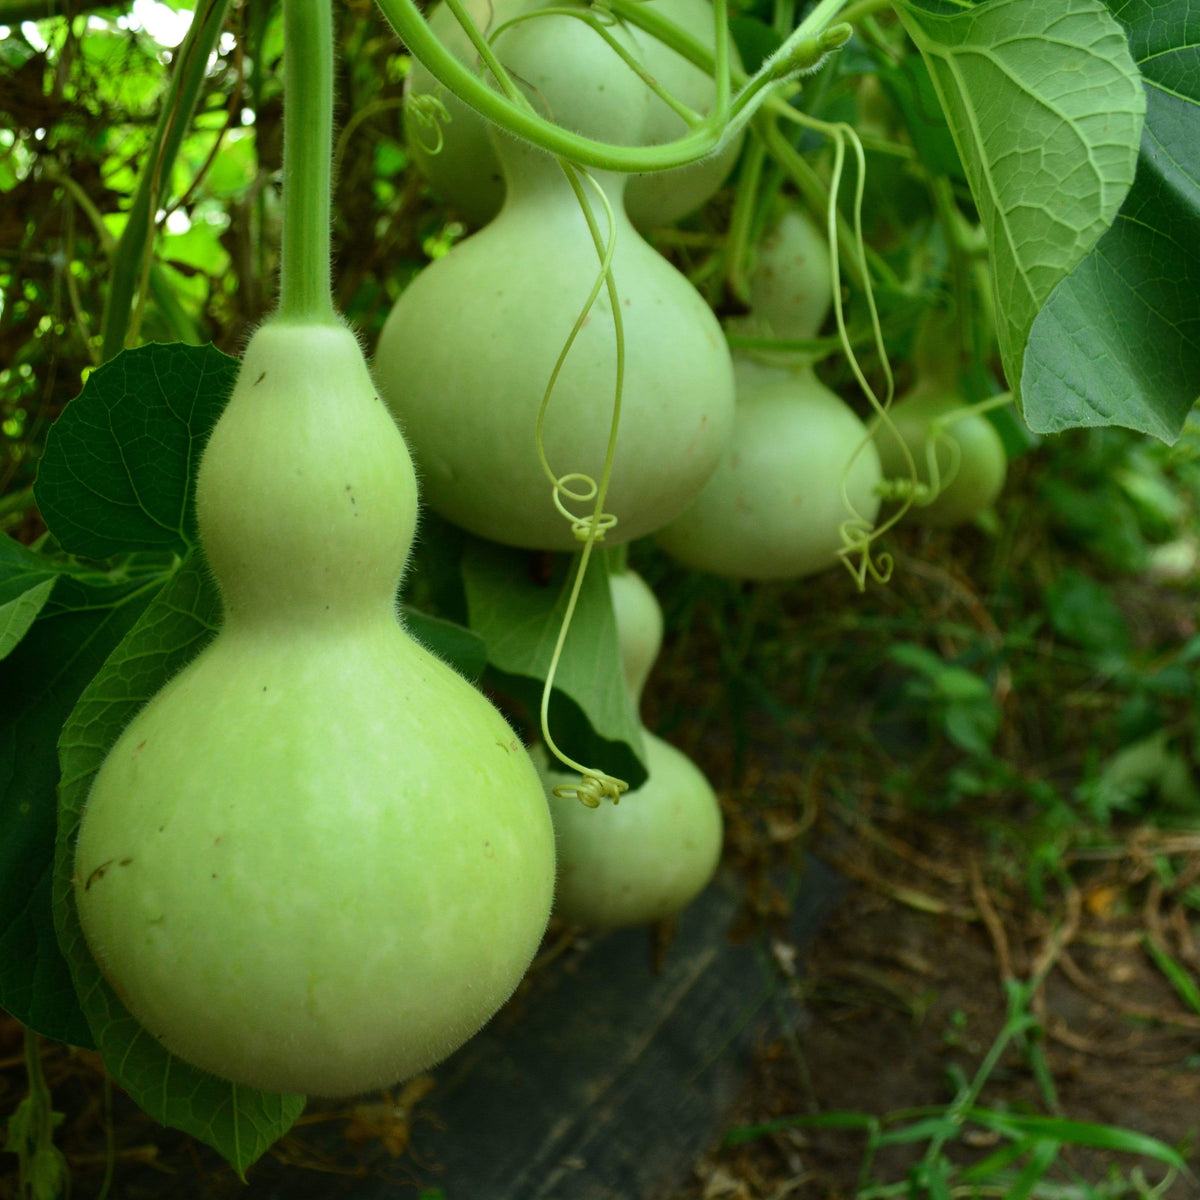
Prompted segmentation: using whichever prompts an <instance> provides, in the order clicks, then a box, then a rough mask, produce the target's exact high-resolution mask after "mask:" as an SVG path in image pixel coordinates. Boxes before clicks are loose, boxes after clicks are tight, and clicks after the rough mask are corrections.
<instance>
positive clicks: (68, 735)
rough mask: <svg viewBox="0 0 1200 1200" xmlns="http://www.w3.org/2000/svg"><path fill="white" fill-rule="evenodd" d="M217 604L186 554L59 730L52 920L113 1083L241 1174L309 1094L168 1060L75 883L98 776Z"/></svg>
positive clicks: (205, 632)
mask: <svg viewBox="0 0 1200 1200" xmlns="http://www.w3.org/2000/svg"><path fill="white" fill-rule="evenodd" d="M219 607H220V601H219V598H218V596H217V594H216V589H215V587H214V585H213V583H212V580H211V578H210V575H209V572H208V570H207V568H205V567H204V566H203V565H202V564H201V563H200V562H199V561H197V559H196V558H195V557H190V558H188V559H187V560H186V561H185V562H184V564H183V565H182V566H181V567H180V568H179V570H178V571H177V572H176V574H175V575H174V577H173V578H172V579H171V581H170V582H169V583H168V584H167V585H166V586H165V587H164V588H163V589H162V591H161V592H160V593H159V594H158V595H157V596H156V597H155V598H154V601H153V602H152V603H151V604H150V605H149V607H148V608H147V609H146V610H145V612H144V613H143V614H142V616H141V619H140V620H139V621H138V623H137V624H136V625H135V626H134V627H133V629H131V630H130V632H129V634H128V635H127V636H126V637H125V638H124V639H123V640H122V642H121V643H120V645H118V646H117V647H116V649H115V650H114V651H113V652H112V654H111V655H110V656H109V658H108V660H107V662H106V663H105V664H104V666H103V668H102V669H101V670H100V672H99V674H97V675H96V677H95V678H94V679H93V680H92V682H91V683H90V684H89V685H88V687H87V688H86V689H85V691H84V693H83V695H82V696H81V697H80V699H79V703H78V704H77V705H76V706H75V709H74V711H73V712H72V713H71V715H70V718H69V719H68V721H67V723H66V725H65V727H64V728H63V732H62V737H61V738H60V740H59V754H60V758H61V762H62V784H61V787H60V789H59V827H58V840H57V845H56V851H55V865H54V918H55V924H56V927H57V930H58V936H59V942H60V944H61V946H62V949H63V953H64V955H65V956H66V959H67V962H68V964H69V966H70V969H71V975H72V978H73V979H74V981H75V988H76V991H77V992H78V994H79V997H80V1002H81V1004H82V1007H83V1011H84V1014H85V1016H86V1017H87V1022H88V1025H89V1027H90V1028H91V1031H92V1035H93V1037H94V1038H95V1041H96V1044H97V1046H98V1047H99V1048H100V1052H101V1053H102V1055H103V1056H104V1062H105V1066H107V1068H108V1070H109V1072H110V1073H111V1074H112V1076H113V1078H114V1079H115V1080H116V1081H117V1083H119V1084H120V1085H121V1087H123V1088H124V1089H125V1091H126V1092H128V1093H129V1095H130V1096H131V1097H132V1098H133V1100H134V1101H135V1102H136V1103H137V1104H139V1105H141V1107H142V1108H143V1109H145V1111H146V1112H148V1113H149V1114H150V1115H151V1116H152V1117H153V1118H154V1119H155V1120H157V1121H159V1122H160V1123H161V1124H163V1125H170V1126H173V1127H174V1128H176V1129H182V1130H184V1131H185V1132H186V1133H189V1134H191V1135H192V1136H193V1137H196V1138H199V1139H200V1140H201V1141H204V1142H207V1143H208V1144H209V1145H210V1146H212V1147H214V1149H216V1150H217V1151H219V1152H220V1153H221V1154H223V1155H224V1156H225V1157H226V1158H227V1159H228V1160H229V1162H230V1163H231V1164H232V1165H233V1166H234V1168H235V1169H236V1170H237V1171H238V1173H239V1174H241V1173H242V1172H244V1171H245V1169H246V1167H248V1166H249V1165H250V1164H251V1163H252V1162H254V1161H255V1159H257V1158H259V1157H260V1156H261V1155H262V1154H263V1153H264V1152H265V1151H266V1149H267V1148H268V1147H269V1146H270V1145H271V1143H272V1142H274V1141H275V1140H276V1139H278V1138H280V1137H282V1136H283V1134H284V1133H286V1132H287V1130H288V1129H289V1128H290V1127H291V1125H292V1124H293V1122H294V1121H295V1120H296V1118H297V1117H298V1116H299V1115H300V1112H301V1110H302V1109H303V1107H304V1097H303V1096H279V1095H273V1094H270V1093H266V1092H258V1091H255V1090H254V1089H252V1088H246V1087H240V1086H238V1085H236V1084H232V1083H228V1082H226V1081H225V1080H221V1079H217V1078H216V1077H215V1076H213V1075H209V1074H207V1073H206V1072H204V1071H200V1070H198V1069H196V1068H195V1067H192V1066H190V1065H188V1064H187V1063H185V1062H182V1061H181V1060H180V1059H178V1058H175V1057H174V1056H173V1055H171V1054H168V1053H167V1051H166V1050H165V1049H163V1047H162V1046H161V1045H160V1044H159V1043H158V1042H157V1041H155V1040H154V1038H152V1037H151V1036H150V1035H149V1034H148V1033H147V1032H146V1031H145V1030H144V1029H143V1028H142V1027H141V1025H139V1024H138V1023H137V1021H135V1020H134V1019H133V1017H131V1016H130V1015H129V1013H128V1012H127V1011H126V1009H125V1007H124V1006H123V1005H122V1004H121V1002H120V1001H119V1000H118V999H117V997H116V995H115V994H114V993H113V991H112V989H111V988H110V987H109V986H108V984H107V983H106V982H105V981H104V978H103V976H102V975H101V974H100V970H99V968H98V967H97V966H96V963H95V960H94V959H93V958H92V956H91V953H90V951H89V950H88V948H87V944H86V943H85V941H84V938H83V931H82V929H81V928H80V925H79V916H78V913H77V911H76V908H75V895H74V888H73V886H72V882H71V876H72V872H73V865H74V846H75V836H76V833H77V832H78V829H79V817H80V813H81V811H82V809H83V804H84V800H85V798H86V797H87V794H88V790H89V789H90V787H91V783H92V779H93V778H94V777H95V774H96V772H97V771H98V770H99V768H100V765H101V763H102V762H103V761H104V757H105V755H106V754H107V753H108V750H109V748H110V747H111V746H112V744H113V743H114V742H115V741H116V739H117V737H118V736H119V734H120V733H121V731H122V730H123V729H124V728H125V726H126V725H127V724H128V723H129V720H130V719H131V718H132V717H133V715H134V714H135V713H136V712H137V711H138V709H140V708H141V707H142V705H143V704H144V703H145V702H146V701H147V700H148V699H150V697H151V696H153V695H154V694H155V693H156V692H157V691H158V690H159V689H160V688H161V687H162V685H163V684H164V683H165V682H166V681H167V680H168V679H169V678H170V677H171V676H172V675H174V674H175V673H176V672H177V671H179V670H180V669H181V668H182V667H183V666H185V665H186V664H187V663H188V662H190V661H191V659H192V658H193V657H195V655H196V654H197V653H199V651H200V649H201V648H202V647H203V646H204V645H205V644H206V643H207V642H208V641H209V639H210V638H211V637H212V635H213V632H214V629H215V627H216V623H217V618H218V613H219Z"/></svg>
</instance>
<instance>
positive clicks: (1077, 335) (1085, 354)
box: [1021, 0, 1200, 442]
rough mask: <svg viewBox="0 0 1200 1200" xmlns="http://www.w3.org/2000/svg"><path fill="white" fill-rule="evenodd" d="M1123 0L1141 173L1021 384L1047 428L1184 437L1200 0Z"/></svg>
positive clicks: (1193, 291) (1198, 215)
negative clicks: (1133, 65) (1141, 115)
mask: <svg viewBox="0 0 1200 1200" xmlns="http://www.w3.org/2000/svg"><path fill="white" fill-rule="evenodd" d="M1112 8H1113V11H1114V13H1115V15H1116V17H1117V18H1118V19H1119V20H1120V21H1121V22H1122V24H1123V25H1124V26H1125V29H1126V32H1127V34H1128V37H1129V43H1130V48H1131V49H1132V51H1133V55H1134V58H1135V59H1136V61H1137V63H1138V65H1139V66H1140V68H1141V71H1142V78H1143V80H1144V83H1145V91H1146V126H1145V130H1144V131H1143V133H1142V142H1141V155H1140V158H1139V161H1138V167H1137V178H1136V179H1135V180H1134V184H1133V189H1132V190H1131V192H1130V193H1129V196H1128V197H1127V198H1126V200H1125V203H1124V205H1123V206H1122V208H1121V211H1120V213H1119V214H1118V216H1117V219H1116V221H1115V222H1114V224H1113V227H1112V228H1111V229H1110V230H1109V231H1108V232H1107V233H1105V235H1104V236H1103V237H1102V238H1101V239H1100V241H1099V243H1098V244H1097V245H1096V247H1095V249H1093V250H1092V252H1091V253H1090V254H1089V255H1088V256H1087V258H1085V259H1084V260H1083V262H1082V263H1080V265H1079V266H1078V267H1077V268H1076V269H1075V270H1074V271H1073V272H1072V273H1071V274H1070V275H1069V276H1068V277H1067V278H1066V279H1064V280H1063V281H1062V282H1061V283H1060V284H1059V285H1058V286H1057V287H1056V288H1055V289H1054V291H1053V292H1052V293H1051V294H1050V297H1049V299H1048V300H1047V302H1046V305H1045V307H1044V308H1043V309H1042V311H1041V312H1040V313H1039V314H1038V316H1037V318H1036V320H1035V321H1034V323H1033V328H1032V330H1031V331H1030V336H1029V347H1028V350H1027V351H1026V355H1025V366H1024V370H1023V374H1022V378H1021V394H1022V397H1023V399H1024V403H1025V417H1026V419H1027V420H1028V422H1029V424H1030V426H1031V427H1032V428H1034V429H1036V430H1037V431H1039V432H1044V433H1052V432H1056V431H1058V430H1060V429H1065V428H1067V427H1070V426H1078V425H1124V426H1126V427H1128V428H1130V429H1136V430H1138V431H1140V432H1142V433H1149V434H1153V435H1154V436H1155V437H1158V438H1161V439H1163V441H1167V442H1173V441H1174V440H1175V439H1176V438H1177V437H1178V436H1179V433H1180V430H1181V429H1182V428H1183V423H1184V421H1185V420H1186V418H1187V415H1188V413H1189V412H1190V411H1191V408H1192V406H1193V405H1194V404H1195V403H1196V401H1197V399H1200V309H1198V307H1197V297H1198V296H1200V9H1198V8H1197V7H1196V5H1195V4H1194V3H1193V2H1192V0H1165V2H1163V0H1112Z"/></svg>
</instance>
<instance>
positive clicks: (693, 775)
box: [542, 570, 722, 928]
mask: <svg viewBox="0 0 1200 1200" xmlns="http://www.w3.org/2000/svg"><path fill="white" fill-rule="evenodd" d="M609 583H610V587H611V589H612V602H613V613H614V616H615V617H616V622H617V640H618V642H619V644H620V648H621V664H622V667H623V668H624V674H625V683H626V686H627V687H628V689H629V694H630V698H631V700H632V702H633V706H634V708H635V710H636V709H637V707H638V705H639V702H640V700H641V695H642V690H643V688H644V686H645V683H646V677H647V676H648V675H649V673H650V668H651V667H652V666H653V665H654V661H655V659H656V658H657V657H658V652H659V648H660V647H661V645H662V610H661V609H660V608H659V605H658V601H657V600H656V599H655V597H654V593H653V592H652V591H651V590H650V588H649V586H648V585H647V584H646V581H645V580H644V579H643V578H642V577H641V576H640V575H638V574H637V573H636V572H634V571H630V570H625V571H622V572H619V573H614V574H613V575H612V576H610V580H609ZM642 745H643V747H644V749H645V752H646V770H647V777H646V782H645V783H643V784H642V786H641V787H639V788H637V789H636V790H635V791H632V792H627V793H626V794H625V795H624V796H622V797H621V801H620V803H619V804H607V803H604V804H601V805H600V806H599V807H597V808H586V807H585V806H584V805H582V804H580V803H579V801H578V800H577V799H576V798H575V797H574V796H571V795H567V796H563V797H559V796H555V795H554V793H553V790H552V789H553V788H554V787H556V786H559V785H563V784H568V785H569V784H570V783H571V782H572V777H569V776H567V775H564V774H561V773H559V772H555V771H551V770H548V769H545V768H544V767H543V774H544V777H545V780H546V787H547V790H548V792H549V795H550V811H551V815H552V817H553V820H554V831H555V834H556V835H557V839H558V886H557V890H556V893H555V900H554V911H555V914H556V915H557V916H559V917H561V918H562V919H563V920H564V921H568V922H571V923H573V924H580V925H590V926H593V927H597V928H615V927H617V926H624V925H641V924H646V923H649V922H652V921H661V920H663V919H664V918H666V917H669V916H671V915H672V914H673V913H677V912H679V911H680V909H682V908H684V907H685V906H686V905H687V904H689V903H690V902H691V901H692V900H693V899H694V898H695V897H696V896H697V895H698V894H699V892H700V890H701V889H702V888H703V887H704V885H705V884H706V883H707V882H708V881H709V879H711V878H712V875H713V872H714V871H715V870H716V868H717V864H718V862H719V861H720V857H721V835H722V822H721V810H720V807H719V805H718V804H717V798H716V796H715V795H714V793H713V790H712V787H711V786H710V785H709V783H708V780H706V779H705V778H704V775H703V774H702V773H701V771H700V769H699V768H698V767H697V766H696V764H695V763H693V762H692V760H691V759H689V758H688V757H687V756H686V755H685V754H683V753H682V752H681V751H679V750H677V749H675V747H674V746H672V745H670V744H669V743H668V742H664V741H663V740H662V739H661V738H659V737H656V736H655V735H654V734H653V733H651V732H650V731H649V730H648V729H646V728H645V727H643V728H642ZM542 761H544V760H542Z"/></svg>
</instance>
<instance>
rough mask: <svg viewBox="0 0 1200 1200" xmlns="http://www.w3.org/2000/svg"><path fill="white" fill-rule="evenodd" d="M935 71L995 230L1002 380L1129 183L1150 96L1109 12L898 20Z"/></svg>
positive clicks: (910, 11) (991, 233)
mask: <svg viewBox="0 0 1200 1200" xmlns="http://www.w3.org/2000/svg"><path fill="white" fill-rule="evenodd" d="M899 12H900V15H901V18H902V19H903V21H904V26H905V28H906V29H907V30H908V32H909V34H910V36H911V37H912V39H913V41H914V42H915V43H916V44H917V46H918V48H919V49H920V51H921V54H922V56H923V57H924V59H925V62H926V63H927V65H928V67H929V72H930V76H931V78H932V80H933V84H934V87H935V88H936V90H937V93H938V97H939V99H940V100H941V104H942V108H943V110H944V112H945V114H946V118H947V120H948V122H949V125H950V130H951V133H952V134H953V135H954V140H955V144H956V145H957V146H958V152H959V156H960V157H961V159H962V162H963V166H964V169H965V171H966V176H967V179H968V182H969V183H970V185H971V192H972V195H973V196H974V198H975V204H976V206H977V208H978V209H979V214H980V218H981V219H982V221H983V225H984V229H985V230H986V232H987V238H988V245H989V249H990V252H991V259H992V278H993V287H994V289H995V293H996V308H997V332H998V336H999V342H1000V354H1001V359H1002V361H1003V364H1004V371H1005V375H1006V376H1007V378H1008V381H1009V384H1010V386H1012V388H1013V390H1014V392H1015V391H1016V390H1017V388H1018V386H1019V385H1020V384H1021V382H1022V373H1021V364H1022V360H1023V357H1024V354H1025V344H1026V341H1027V340H1028V336H1029V331H1030V328H1031V326H1032V325H1033V322H1034V318H1035V317H1036V316H1037V313H1038V310H1039V309H1040V308H1041V307H1042V305H1043V304H1044V303H1045V301H1046V299H1047V297H1048V296H1049V295H1050V293H1051V292H1052V291H1053V290H1054V288H1055V287H1056V286H1057V285H1058V283H1059V282H1060V281H1061V280H1062V279H1063V278H1064V277H1065V276H1066V275H1067V274H1068V273H1069V272H1070V271H1071V270H1072V269H1073V268H1074V267H1075V266H1076V264H1078V263H1079V262H1080V260H1081V259H1082V258H1083V257H1084V255H1086V254H1087V253H1088V251H1090V250H1091V249H1092V247H1093V246H1094V245H1095V244H1096V242H1097V240H1098V239H1099V238H1100V236H1101V234H1103V233H1104V231H1105V230H1106V229H1107V228H1108V226H1109V225H1110V224H1111V222H1112V220H1113V218H1114V217H1115V216H1116V214H1117V210H1118V208H1119V207H1120V205H1121V202H1122V201H1123V200H1124V199H1125V195H1126V193H1127V192H1128V190H1129V186H1130V184H1131V183H1132V182H1133V177H1134V170H1135V167H1136V164H1137V148H1138V138H1139V136H1140V134H1141V129H1142V121H1143V115H1144V112H1145V93H1144V92H1143V90H1142V87H1141V83H1140V78H1139V75H1138V71H1137V67H1136V65H1135V64H1134V62H1133V58H1132V56H1131V54H1130V52H1129V46H1128V43H1127V42H1126V40H1125V36H1124V33H1123V32H1122V30H1121V26H1120V25H1119V24H1118V23H1117V22H1116V21H1115V20H1114V19H1113V17H1112V15H1111V14H1110V13H1109V12H1108V10H1107V9H1106V8H1105V6H1104V4H1103V3H1102V2H1101V0H1043V2H1041V3H1037V4H1031V3H1029V0H985V2H984V3H982V4H979V5H976V6H974V7H971V8H966V9H962V10H960V11H958V12H956V13H954V14H952V15H944V14H941V13H932V12H927V11H924V10H923V9H921V8H919V7H917V6H916V5H914V4H912V3H911V2H910V3H908V4H905V5H903V6H901V8H900V9H899Z"/></svg>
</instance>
